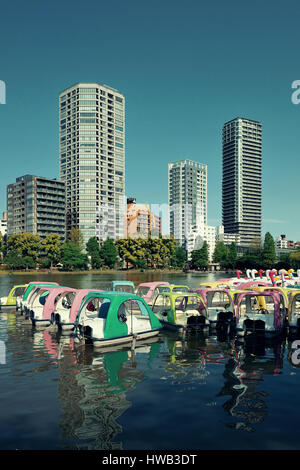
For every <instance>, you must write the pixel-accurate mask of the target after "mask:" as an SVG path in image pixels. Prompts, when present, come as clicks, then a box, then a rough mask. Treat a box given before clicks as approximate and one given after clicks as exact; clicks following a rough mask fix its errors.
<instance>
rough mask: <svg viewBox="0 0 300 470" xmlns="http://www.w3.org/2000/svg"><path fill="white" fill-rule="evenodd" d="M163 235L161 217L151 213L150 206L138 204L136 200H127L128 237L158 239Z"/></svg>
mask: <svg viewBox="0 0 300 470" xmlns="http://www.w3.org/2000/svg"><path fill="white" fill-rule="evenodd" d="M160 234H161V217H159V216H157V215H155V214H153V213H152V212H151V211H150V206H149V205H148V204H137V203H136V199H135V198H128V199H127V208H126V236H127V237H148V236H151V237H158V236H159V235H160Z"/></svg>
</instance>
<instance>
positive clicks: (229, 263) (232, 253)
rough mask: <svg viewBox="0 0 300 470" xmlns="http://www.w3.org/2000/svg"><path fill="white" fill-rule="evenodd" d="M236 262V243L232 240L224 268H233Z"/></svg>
mask: <svg viewBox="0 0 300 470" xmlns="http://www.w3.org/2000/svg"><path fill="white" fill-rule="evenodd" d="M236 262H237V248H236V244H235V243H234V242H232V243H231V244H230V246H229V248H228V253H227V260H226V268H232V269H234V268H235V266H236Z"/></svg>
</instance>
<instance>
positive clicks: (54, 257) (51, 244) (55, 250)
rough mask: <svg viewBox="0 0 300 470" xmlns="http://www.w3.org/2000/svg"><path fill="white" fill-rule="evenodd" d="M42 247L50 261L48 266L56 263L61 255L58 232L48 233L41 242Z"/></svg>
mask: <svg viewBox="0 0 300 470" xmlns="http://www.w3.org/2000/svg"><path fill="white" fill-rule="evenodd" d="M41 247H42V249H43V250H44V251H45V252H46V253H47V257H48V258H49V261H50V268H51V269H52V266H53V264H57V263H58V262H59V260H60V257H61V241H60V235H59V234H58V233H50V234H49V235H47V236H46V237H45V238H44V240H43V241H42V243H41Z"/></svg>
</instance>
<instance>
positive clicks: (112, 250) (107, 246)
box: [100, 238, 118, 269]
mask: <svg viewBox="0 0 300 470" xmlns="http://www.w3.org/2000/svg"><path fill="white" fill-rule="evenodd" d="M100 258H101V260H102V261H103V264H104V266H107V267H108V268H110V269H112V268H114V267H115V266H116V264H117V261H118V251H117V249H116V247H115V245H114V242H113V240H111V239H110V238H107V239H106V240H105V241H104V242H103V243H102V245H101V247H100Z"/></svg>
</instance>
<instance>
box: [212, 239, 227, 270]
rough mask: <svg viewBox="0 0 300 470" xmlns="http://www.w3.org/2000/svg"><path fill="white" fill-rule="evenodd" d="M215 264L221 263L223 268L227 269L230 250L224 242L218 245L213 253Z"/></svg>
mask: <svg viewBox="0 0 300 470" xmlns="http://www.w3.org/2000/svg"><path fill="white" fill-rule="evenodd" d="M213 262H214V263H219V264H220V266H221V268H226V267H227V262H228V248H227V246H226V245H224V243H223V242H218V243H216V246H215V250H214V253H213Z"/></svg>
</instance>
